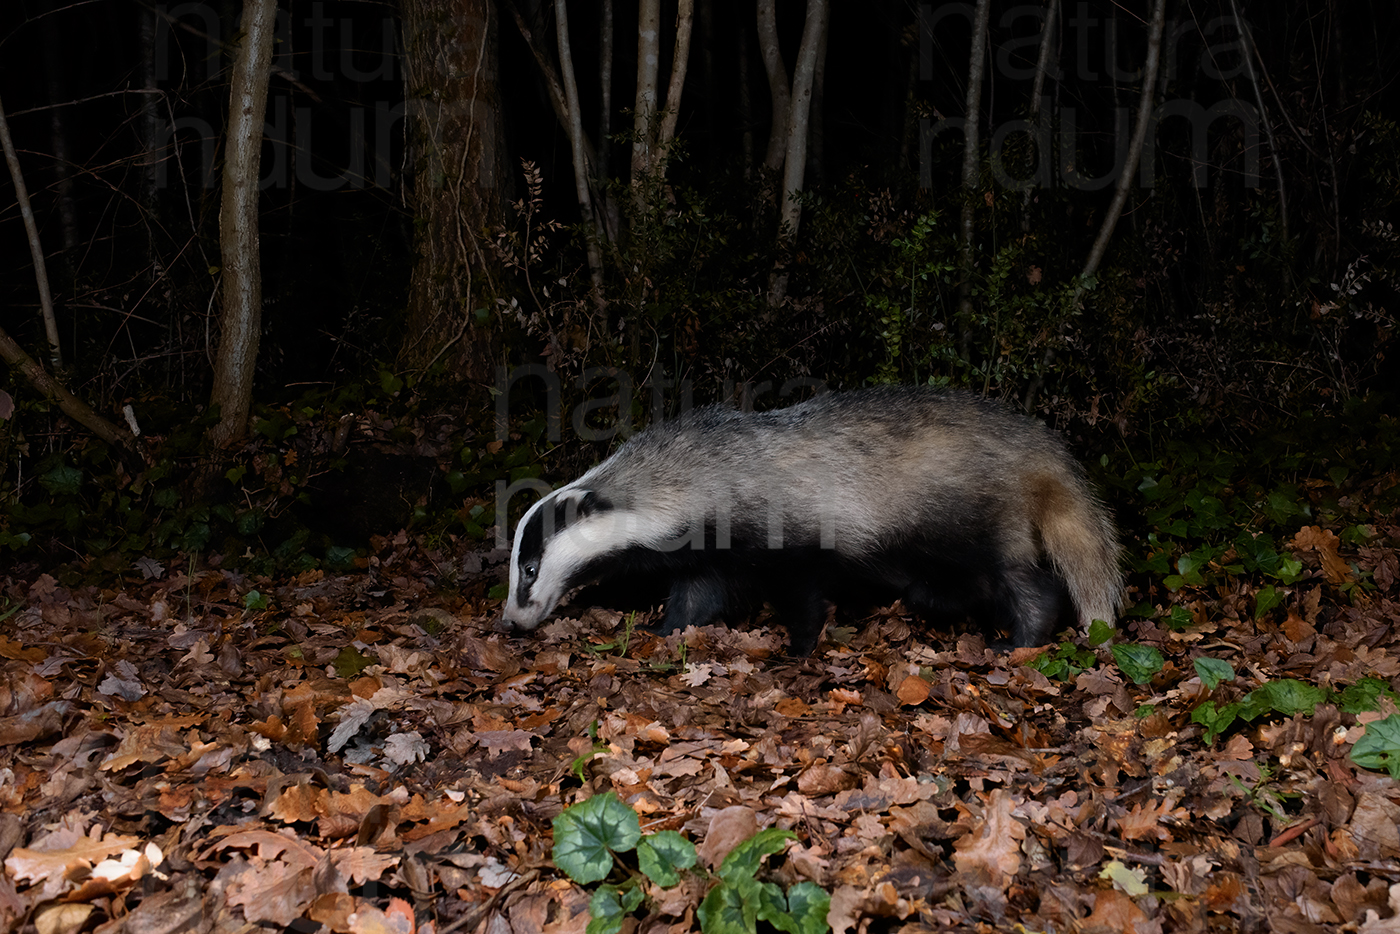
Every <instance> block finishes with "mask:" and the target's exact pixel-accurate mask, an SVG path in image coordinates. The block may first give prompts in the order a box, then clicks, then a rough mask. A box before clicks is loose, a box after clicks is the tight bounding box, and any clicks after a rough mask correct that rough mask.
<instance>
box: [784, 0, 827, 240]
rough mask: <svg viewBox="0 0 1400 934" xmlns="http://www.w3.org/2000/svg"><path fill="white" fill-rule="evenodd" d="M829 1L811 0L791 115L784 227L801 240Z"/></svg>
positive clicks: (785, 179) (785, 233) (789, 237)
mask: <svg viewBox="0 0 1400 934" xmlns="http://www.w3.org/2000/svg"><path fill="white" fill-rule="evenodd" d="M826 15H827V0H807V21H806V23H804V24H803V27H802V45H801V47H800V48H799V49H798V52H797V65H796V69H795V71H794V73H793V76H792V107H791V110H790V111H789V115H788V132H787V155H786V157H785V158H784V169H783V209H782V219H783V220H782V224H783V231H784V236H786V237H787V239H788V241H789V242H791V241H793V240H795V239H796V238H797V227H798V224H799V223H800V222H801V220H802V202H800V201H798V200H797V195H799V194H801V193H802V181H803V176H804V173H805V172H806V170H807V146H808V141H809V138H808V130H809V129H810V123H811V111H812V87H813V85H814V84H815V82H816V71H817V62H818V55H817V53H818V51H820V49H821V46H822V33H824V32H825V31H826Z"/></svg>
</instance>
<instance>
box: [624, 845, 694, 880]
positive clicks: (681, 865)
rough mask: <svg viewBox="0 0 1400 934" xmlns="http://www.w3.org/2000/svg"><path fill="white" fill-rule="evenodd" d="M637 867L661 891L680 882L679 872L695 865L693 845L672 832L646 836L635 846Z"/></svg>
mask: <svg viewBox="0 0 1400 934" xmlns="http://www.w3.org/2000/svg"><path fill="white" fill-rule="evenodd" d="M637 865H638V867H639V868H640V869H641V870H642V872H643V873H645V874H646V877H647V878H648V879H650V880H651V881H652V882H655V883H656V884H657V885H659V886H661V887H662V888H663V889H669V888H670V887H671V886H673V885H677V884H679V883H680V881H681V877H680V870H682V869H689V868H690V867H691V866H694V865H695V845H694V844H693V843H691V842H690V841H689V840H687V839H686V838H685V837H682V836H681V835H680V834H678V833H676V832H675V831H674V830H663V831H661V832H660V833H654V834H648V835H647V836H645V837H643V838H642V842H641V843H638V844H637Z"/></svg>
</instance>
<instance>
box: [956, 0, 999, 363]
mask: <svg viewBox="0 0 1400 934" xmlns="http://www.w3.org/2000/svg"><path fill="white" fill-rule="evenodd" d="M991 6H992V4H991V0H977V8H976V10H975V11H974V12H973V14H972V48H971V54H970V55H969V56H968V58H969V61H968V65H967V101H966V103H965V104H964V107H963V111H964V113H965V116H964V118H963V164H962V185H963V205H962V218H961V222H960V224H959V227H958V231H959V234H960V236H961V237H962V256H961V262H962V282H961V283H960V284H959V286H958V319H959V327H960V329H961V341H962V351H963V357H964V358H966V357H968V356H969V355H970V354H971V352H972V347H971V341H972V266H973V250H972V238H973V234H974V233H975V225H974V224H973V208H974V205H973V201H972V194H973V192H974V191H975V190H976V188H977V166H978V163H979V162H980V156H981V148H980V142H981V137H980V135H979V133H978V127H979V126H980V125H981V112H982V73H983V72H984V71H985V70H986V68H985V65H986V61H987V20H988V18H989V16H990V14H991Z"/></svg>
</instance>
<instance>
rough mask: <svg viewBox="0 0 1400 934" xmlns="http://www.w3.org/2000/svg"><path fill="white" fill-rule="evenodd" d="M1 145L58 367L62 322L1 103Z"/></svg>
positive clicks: (45, 323) (3, 106) (61, 363)
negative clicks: (59, 326)
mask: <svg viewBox="0 0 1400 934" xmlns="http://www.w3.org/2000/svg"><path fill="white" fill-rule="evenodd" d="M0 146H4V149H5V161H6V162H7V163H8V164H9V166H10V178H11V179H13V180H14V183H15V200H16V201H18V202H19V213H20V215H21V216H22V217H23V218H24V232H25V233H26V234H28V235H29V255H30V257H32V258H33V260H34V279H35V280H36V282H37V283H38V286H39V307H40V309H42V312H43V315H44V333H45V334H46V335H47V336H48V339H49V360H50V361H51V362H52V363H53V365H54V367H55V368H58V367H62V366H63V348H62V346H61V345H60V344H59V341H58V322H57V321H56V320H55V319H54V315H53V296H52V295H50V294H49V273H48V269H47V268H45V266H44V245H43V244H42V243H40V242H39V227H38V225H37V224H35V223H34V211H33V209H32V208H31V207H30V206H29V191H28V189H26V188H25V187H24V174H23V173H22V172H21V171H20V167H19V154H18V153H16V152H15V143H14V140H12V139H10V122H9V121H8V120H6V119H5V105H4V103H2V102H0Z"/></svg>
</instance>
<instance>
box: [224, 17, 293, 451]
mask: <svg viewBox="0 0 1400 934" xmlns="http://www.w3.org/2000/svg"><path fill="white" fill-rule="evenodd" d="M276 26H277V0H244V4H243V19H242V21H241V22H240V29H241V32H242V35H241V39H240V41H239V44H238V51H237V53H236V54H235V55H234V60H233V77H232V78H231V79H230V82H229V106H228V143H227V144H226V147H225V152H224V178H223V186H224V187H223V196H222V201H221V202H220V205H219V250H220V253H221V255H222V262H223V279H224V293H223V298H224V311H223V317H222V318H221V319H220V327H219V353H218V357H217V358H216V359H215V361H214V391H213V393H212V395H211V398H210V402H211V403H212V404H213V405H217V406H219V409H220V414H219V423H218V424H217V425H215V426H214V427H213V428H212V429H210V431H209V437H210V439H211V440H212V441H213V442H214V443H215V444H216V445H218V446H220V447H223V446H226V445H229V444H232V443H234V442H236V441H238V440H240V439H241V438H242V437H243V435H244V433H245V432H246V431H247V429H248V413H249V411H250V410H251V409H252V404H253V370H254V368H255V366H256V364H257V359H258V338H259V336H260V333H261V331H262V267H261V261H260V257H259V255H258V175H259V168H260V166H261V155H262V138H263V116H264V115H265V113H266V111H267V79H268V69H269V67H270V66H271V64H272V36H273V32H274V31H275V29H276Z"/></svg>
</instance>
